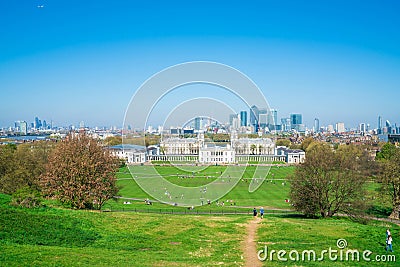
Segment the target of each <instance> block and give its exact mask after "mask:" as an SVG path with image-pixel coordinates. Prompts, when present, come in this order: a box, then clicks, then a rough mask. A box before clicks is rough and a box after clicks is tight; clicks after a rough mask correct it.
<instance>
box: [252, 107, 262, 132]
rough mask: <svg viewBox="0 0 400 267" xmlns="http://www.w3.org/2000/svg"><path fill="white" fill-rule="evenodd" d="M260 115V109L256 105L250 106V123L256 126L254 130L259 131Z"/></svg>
mask: <svg viewBox="0 0 400 267" xmlns="http://www.w3.org/2000/svg"><path fill="white" fill-rule="evenodd" d="M259 115H260V111H259V109H258V107H257V106H256V105H254V106H252V107H251V108H250V124H251V126H253V127H254V131H255V132H258V117H259Z"/></svg>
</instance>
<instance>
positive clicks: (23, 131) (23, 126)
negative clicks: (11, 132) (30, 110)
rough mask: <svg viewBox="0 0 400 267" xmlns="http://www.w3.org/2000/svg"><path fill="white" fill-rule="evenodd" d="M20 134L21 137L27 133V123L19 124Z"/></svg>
mask: <svg viewBox="0 0 400 267" xmlns="http://www.w3.org/2000/svg"><path fill="white" fill-rule="evenodd" d="M20 133H21V134H23V135H26V134H27V133H28V123H26V121H21V122H20Z"/></svg>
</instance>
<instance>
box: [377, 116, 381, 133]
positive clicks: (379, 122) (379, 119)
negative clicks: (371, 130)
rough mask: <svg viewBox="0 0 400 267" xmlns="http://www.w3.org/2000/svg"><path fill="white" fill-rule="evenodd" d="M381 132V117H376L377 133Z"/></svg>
mask: <svg viewBox="0 0 400 267" xmlns="http://www.w3.org/2000/svg"><path fill="white" fill-rule="evenodd" d="M381 131H382V117H381V116H380V115H379V116H378V132H381Z"/></svg>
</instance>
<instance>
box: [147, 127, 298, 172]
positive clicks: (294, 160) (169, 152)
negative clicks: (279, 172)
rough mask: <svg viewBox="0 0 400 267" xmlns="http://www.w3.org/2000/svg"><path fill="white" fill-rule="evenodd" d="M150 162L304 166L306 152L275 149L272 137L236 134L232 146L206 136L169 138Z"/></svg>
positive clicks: (233, 135) (162, 142) (232, 139)
mask: <svg viewBox="0 0 400 267" xmlns="http://www.w3.org/2000/svg"><path fill="white" fill-rule="evenodd" d="M148 160H150V161H177V162H180V161H182V162H183V161H184V162H193V163H195V162H199V163H213V164H214V163H221V164H225V163H239V164H242V163H247V162H258V163H272V162H287V163H290V164H298V163H302V162H304V160H305V152H304V151H302V150H293V149H288V148H286V147H278V148H276V147H275V143H274V142H273V140H272V139H270V138H238V137H237V134H236V133H235V132H234V133H232V135H231V142H230V143H225V144H221V143H208V142H205V141H204V134H202V133H199V135H198V137H197V138H180V137H171V138H165V139H164V140H162V141H161V142H160V148H159V153H157V154H154V153H152V154H149V155H148Z"/></svg>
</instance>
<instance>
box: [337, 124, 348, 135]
mask: <svg viewBox="0 0 400 267" xmlns="http://www.w3.org/2000/svg"><path fill="white" fill-rule="evenodd" d="M336 132H337V133H344V132H346V128H345V127H344V122H338V123H336Z"/></svg>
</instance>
